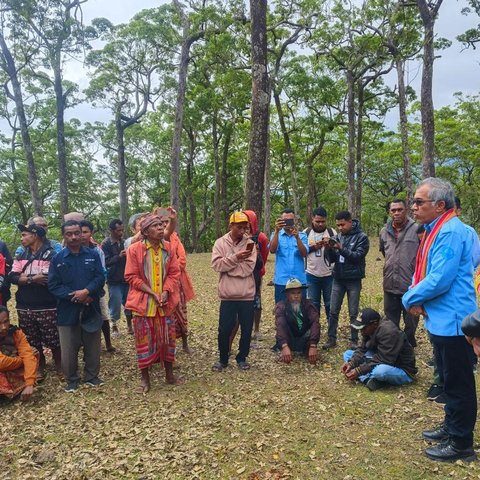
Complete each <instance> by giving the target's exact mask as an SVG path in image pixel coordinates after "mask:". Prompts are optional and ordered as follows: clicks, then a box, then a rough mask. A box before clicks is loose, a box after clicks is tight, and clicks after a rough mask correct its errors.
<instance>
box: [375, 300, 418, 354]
mask: <svg viewBox="0 0 480 480" xmlns="http://www.w3.org/2000/svg"><path fill="white" fill-rule="evenodd" d="M402 297H403V295H399V294H396V293H391V292H385V291H384V292H383V311H384V312H385V316H386V317H387V318H388V320H391V321H392V322H393V323H394V324H395V325H396V326H397V327H398V328H400V317H401V315H402V313H403V323H404V324H405V328H404V332H405V335H406V336H407V339H408V341H409V342H410V345H411V346H412V347H416V346H417V341H416V340H415V332H416V331H417V326H418V320H419V318H420V317H415V316H414V315H411V314H410V313H408V312H407V311H406V310H405V308H403V304H402Z"/></svg>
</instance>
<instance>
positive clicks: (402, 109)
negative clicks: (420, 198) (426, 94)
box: [395, 58, 413, 205]
mask: <svg viewBox="0 0 480 480" xmlns="http://www.w3.org/2000/svg"><path fill="white" fill-rule="evenodd" d="M395 64H396V69H397V81H398V110H399V115H400V135H401V138H402V156H403V179H404V182H405V192H406V194H407V197H406V202H407V205H410V203H411V201H412V198H413V181H412V162H411V158H410V145H409V142H408V118H407V96H406V92H405V62H404V61H403V60H402V59H401V58H397V59H396V60H395Z"/></svg>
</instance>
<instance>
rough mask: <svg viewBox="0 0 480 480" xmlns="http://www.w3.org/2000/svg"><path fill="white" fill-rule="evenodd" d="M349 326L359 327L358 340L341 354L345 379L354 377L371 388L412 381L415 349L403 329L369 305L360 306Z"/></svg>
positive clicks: (376, 388) (375, 388) (414, 372)
mask: <svg viewBox="0 0 480 480" xmlns="http://www.w3.org/2000/svg"><path fill="white" fill-rule="evenodd" d="M351 327H352V328H355V329H357V330H360V332H361V334H362V342H361V344H360V346H359V347H358V348H357V349H356V350H355V351H353V350H347V351H346V352H345V353H344V354H343V359H344V360H345V363H344V364H343V365H342V372H343V373H344V374H345V376H346V377H347V378H348V380H357V379H358V380H360V381H361V382H362V383H364V384H366V386H367V387H368V389H369V390H371V391H373V390H378V389H379V388H382V387H385V386H386V385H389V384H390V385H406V384H408V383H412V381H413V377H414V375H415V374H416V373H417V368H416V367H415V352H414V350H413V347H412V346H411V345H410V343H409V342H408V340H407V337H406V335H405V333H404V332H402V331H401V330H400V329H399V328H398V327H397V326H396V325H395V324H394V323H393V322H392V321H390V320H387V319H386V318H384V319H381V317H380V314H379V313H378V312H376V311H375V310H373V309H371V308H364V309H363V310H362V311H361V312H360V315H359V317H358V319H357V320H355V321H354V322H353V323H351Z"/></svg>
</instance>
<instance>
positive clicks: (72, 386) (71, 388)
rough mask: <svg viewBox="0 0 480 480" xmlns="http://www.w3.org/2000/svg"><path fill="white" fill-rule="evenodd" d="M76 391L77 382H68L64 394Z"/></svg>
mask: <svg viewBox="0 0 480 480" xmlns="http://www.w3.org/2000/svg"><path fill="white" fill-rule="evenodd" d="M77 390H78V382H68V383H67V386H66V387H65V388H64V391H65V392H66V393H75V392H76V391H77Z"/></svg>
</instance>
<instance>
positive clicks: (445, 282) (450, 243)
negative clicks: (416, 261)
mask: <svg viewBox="0 0 480 480" xmlns="http://www.w3.org/2000/svg"><path fill="white" fill-rule="evenodd" d="M462 250H463V242H459V241H458V235H456V234H455V232H452V231H449V232H445V233H439V235H438V237H437V238H436V239H435V242H434V245H433V247H432V249H431V250H430V253H429V256H431V257H430V258H429V259H428V263H429V270H428V272H427V275H426V276H425V278H424V279H423V280H422V281H421V282H419V283H418V284H417V285H415V287H413V288H411V289H410V290H408V291H407V292H406V293H405V295H404V296H403V298H402V302H403V306H404V307H405V308H406V309H408V308H410V307H412V306H414V305H423V304H424V303H425V302H428V301H430V300H433V299H434V298H436V297H438V296H440V295H442V294H444V293H445V292H447V291H448V289H449V288H450V286H451V285H452V283H453V281H454V280H455V277H456V275H457V271H458V266H459V264H460V260H461V256H462Z"/></svg>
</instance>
